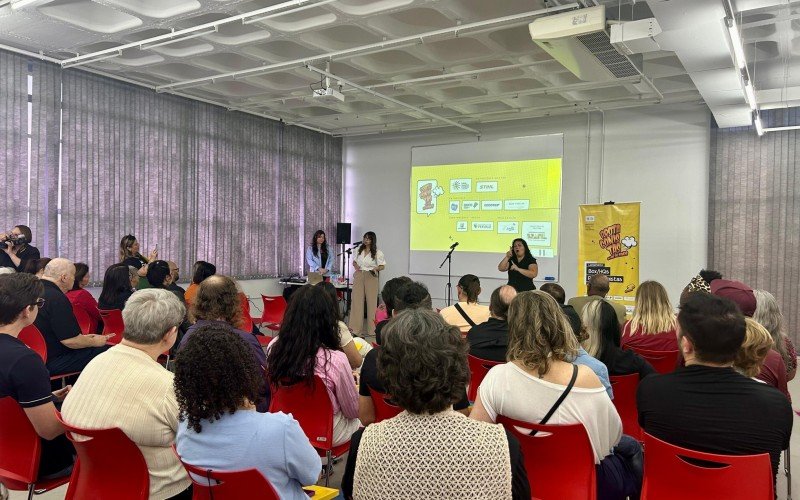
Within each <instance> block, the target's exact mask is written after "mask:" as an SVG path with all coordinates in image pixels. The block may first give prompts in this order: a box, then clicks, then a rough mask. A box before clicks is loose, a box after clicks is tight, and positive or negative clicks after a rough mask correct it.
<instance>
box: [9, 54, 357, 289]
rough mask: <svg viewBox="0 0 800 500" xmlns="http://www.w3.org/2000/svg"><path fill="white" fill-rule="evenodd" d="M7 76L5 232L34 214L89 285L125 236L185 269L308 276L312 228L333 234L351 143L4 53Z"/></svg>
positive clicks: (45, 242) (55, 252)
mask: <svg viewBox="0 0 800 500" xmlns="http://www.w3.org/2000/svg"><path fill="white" fill-rule="evenodd" d="M0 81H2V88H0V141H2V142H3V151H2V152H0V172H2V173H3V174H4V177H5V178H6V180H7V186H8V188H7V190H6V196H5V197H4V199H3V201H2V202H0V204H2V205H0V206H2V207H3V209H4V214H5V215H4V217H3V219H4V220H3V224H5V226H4V228H5V229H8V228H10V227H13V226H14V225H16V224H25V223H27V222H28V221H30V223H29V224H28V225H29V226H31V228H32V230H33V231H34V245H36V246H37V247H39V248H40V250H41V252H42V256H50V257H55V256H63V257H66V258H69V259H71V260H73V261H75V262H79V261H80V262H86V263H87V264H89V267H90V270H91V273H92V276H93V277H92V280H93V281H97V280H100V279H102V275H103V272H104V270H105V268H106V267H107V266H109V265H110V264H112V263H114V262H117V261H118V260H119V257H118V245H119V241H120V239H121V238H122V236H124V235H125V234H128V233H131V234H134V235H135V236H136V237H137V239H138V240H139V241H140V243H141V245H142V253H143V254H145V255H146V254H147V252H149V251H150V250H151V249H152V248H153V247H154V246H155V245H158V251H159V258H162V259H167V260H174V261H176V262H177V263H178V265H179V267H181V268H182V269H183V273H182V274H183V276H184V277H188V276H189V269H190V267H191V265H192V263H193V262H194V261H195V260H207V261H210V262H213V263H215V264H216V265H217V267H218V269H219V272H222V273H226V274H230V275H234V276H237V277H261V276H277V275H282V274H296V273H302V272H303V265H304V258H303V251H304V247H305V245H307V244H308V243H309V242H310V238H311V235H312V234H313V232H314V231H316V230H317V229H322V230H324V231H325V232H326V233H327V234H329V235H331V236H333V235H335V226H336V222H337V220H338V218H339V216H340V214H341V208H340V207H341V196H342V193H341V186H342V141H341V139H335V138H332V137H329V136H325V135H324V134H319V133H316V132H313V131H310V130H306V129H301V128H297V127H289V126H285V125H284V124H282V123H278V122H275V121H271V120H267V119H264V118H260V117H256V116H252V115H247V114H244V113H238V112H229V111H226V110H224V109H222V108H219V107H216V106H212V105H209V104H205V103H201V102H197V101H192V100H189V99H184V98H181V97H176V96H171V95H164V94H157V93H155V92H153V91H152V90H149V89H144V88H140V87H136V86H132V85H128V84H125V83H122V82H118V81H115V80H111V79H108V78H104V77H101V76H97V75H93V74H90V73H86V72H81V71H78V70H61V69H60V68H59V67H58V66H56V65H52V64H49V63H43V62H38V61H32V60H29V59H28V58H25V57H23V56H18V55H15V54H11V53H7V52H0ZM29 81H31V82H32V88H31V95H30V96H29V95H28V82H29ZM29 101H32V106H29V104H28V102H29ZM28 119H30V120H31V124H32V127H31V132H30V134H28V129H27V120H28ZM60 136H61V137H62V140H61V142H59V137H60ZM28 137H30V143H31V147H30V148H29V147H28ZM59 146H60V147H59ZM59 152H60V154H61V156H60V158H59ZM29 160H30V168H29V166H28V162H29ZM29 190H30V192H31V196H30V202H28V195H27V193H28V191H29ZM59 202H60V205H59ZM59 235H60V237H59Z"/></svg>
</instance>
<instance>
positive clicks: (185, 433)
mask: <svg viewBox="0 0 800 500" xmlns="http://www.w3.org/2000/svg"><path fill="white" fill-rule="evenodd" d="M263 386H264V377H263V375H262V371H261V368H260V367H259V366H258V364H257V363H256V362H255V361H254V360H253V356H252V355H251V354H250V349H249V347H248V346H247V344H245V342H244V341H243V340H242V339H241V338H239V337H238V336H237V335H236V334H234V333H233V332H231V331H230V329H229V328H226V327H225V326H224V325H222V324H219V323H216V324H215V323H212V324H207V325H205V326H202V327H200V328H198V329H197V330H196V331H195V333H194V335H193V337H192V341H191V342H189V343H188V344H186V346H185V347H184V348H183V349H182V350H181V352H180V354H179V355H178V357H177V358H176V359H175V396H176V398H177V401H178V409H179V412H180V413H179V417H178V419H179V423H178V432H177V436H176V438H175V442H176V449H177V450H178V455H180V457H181V459H183V461H185V462H187V463H190V464H192V465H195V466H198V467H201V468H203V469H212V470H219V471H232V470H242V469H258V470H259V471H260V472H261V473H262V474H263V475H264V476H265V477H266V478H267V479H268V480H269V482H270V483H272V486H274V487H275V490H276V491H277V492H278V496H279V497H280V498H288V499H298V500H302V499H306V500H307V499H308V496H307V495H306V494H305V493H304V492H303V488H302V487H303V485H307V484H313V483H315V482H316V481H317V479H318V478H319V472H320V468H321V466H322V462H321V461H320V458H319V455H317V452H316V451H315V450H314V448H313V447H312V446H311V444H310V443H309V442H308V438H307V437H306V435H305V433H304V432H303V430H302V429H301V428H300V424H298V423H297V421H296V420H294V419H293V418H292V417H291V416H290V415H286V414H284V413H258V412H256V406H255V403H256V401H257V400H258V399H260V398H261V393H262V392H263Z"/></svg>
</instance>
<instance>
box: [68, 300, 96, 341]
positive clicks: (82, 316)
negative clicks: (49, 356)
mask: <svg viewBox="0 0 800 500" xmlns="http://www.w3.org/2000/svg"><path fill="white" fill-rule="evenodd" d="M72 313H73V314H74V315H75V319H76V320H78V326H79V327H80V329H81V333H82V334H83V335H87V334H89V333H94V332H93V331H92V318H90V317H89V313H87V312H86V311H85V310H84V309H83V308H82V307H78V306H76V305H73V306H72Z"/></svg>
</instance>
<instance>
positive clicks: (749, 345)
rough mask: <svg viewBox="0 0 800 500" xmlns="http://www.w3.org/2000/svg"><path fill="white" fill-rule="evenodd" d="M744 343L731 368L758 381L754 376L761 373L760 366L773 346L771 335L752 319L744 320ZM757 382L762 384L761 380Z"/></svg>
mask: <svg viewBox="0 0 800 500" xmlns="http://www.w3.org/2000/svg"><path fill="white" fill-rule="evenodd" d="M744 322H745V329H744V341H743V342H742V346H741V347H739V350H738V351H737V352H736V357H735V358H734V360H733V367H734V368H735V369H736V371H737V372H739V373H741V374H742V375H744V376H745V377H750V378H751V379H753V380H758V379H757V378H756V375H758V374H759V373H760V372H761V365H763V364H764V359H765V358H766V357H767V353H768V352H769V350H770V349H772V346H773V343H774V342H773V340H772V335H770V334H769V331H768V330H767V329H766V328H764V327H763V326H761V325H760V324H759V323H758V321H756V320H754V319H753V318H745V319H744ZM758 381H759V382H762V383H764V382H763V381H761V380H758Z"/></svg>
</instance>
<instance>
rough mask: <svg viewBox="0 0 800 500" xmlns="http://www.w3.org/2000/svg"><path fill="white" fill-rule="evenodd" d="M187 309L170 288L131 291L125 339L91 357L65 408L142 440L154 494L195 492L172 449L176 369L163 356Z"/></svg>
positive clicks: (83, 424) (80, 423) (73, 419)
mask: <svg viewBox="0 0 800 500" xmlns="http://www.w3.org/2000/svg"><path fill="white" fill-rule="evenodd" d="M125 272H126V273H127V269H125ZM185 312H186V310H185V308H184V306H183V304H181V303H180V301H178V299H177V298H176V297H175V295H174V294H173V293H172V292H169V291H167V290H162V289H157V288H150V289H147V290H140V291H138V292H136V293H134V294H133V295H131V297H130V298H129V299H128V301H127V302H126V303H125V309H124V310H123V311H122V318H123V320H124V321H125V333H124V334H123V336H122V341H121V342H120V343H119V344H118V345H115V346H114V347H112V348H111V349H109V350H108V351H106V352H104V353H102V354H100V355H98V356H97V357H95V358H94V359H93V360H92V361H90V362H89V364H88V365H87V366H86V368H84V370H83V372H82V373H81V375H80V377H78V381H77V382H76V383H75V385H74V387H73V388H72V390H71V391H70V393H69V394H68V396H67V398H66V399H65V400H64V405H63V406H62V408H61V413H62V415H63V417H64V421H65V422H67V423H68V424H70V425H73V426H75V427H80V428H84V429H108V428H111V427H119V428H120V429H121V430H122V432H124V433H125V435H127V436H128V437H129V438H130V439H131V440H132V441H133V442H134V443H136V445H137V446H138V447H139V449H140V450H141V452H142V455H144V459H145V462H147V469H148V470H149V472H150V498H154V499H166V498H186V499H187V500H188V499H190V498H191V489H190V488H189V486H190V481H189V478H188V477H187V475H186V471H185V470H184V468H183V466H182V465H181V463H180V461H179V460H178V458H177V457H176V456H175V453H174V452H173V451H172V443H173V442H174V440H175V432H176V431H177V430H178V402H177V401H176V399H175V390H174V388H173V375H172V373H170V372H169V371H167V370H166V369H165V368H164V367H163V366H161V365H160V364H159V363H158V361H157V359H158V356H159V355H160V354H162V353H163V352H165V351H167V350H169V349H170V348H171V347H172V345H173V344H174V343H175V338H176V335H177V331H178V325H179V324H180V323H181V321H183V316H184V314H185Z"/></svg>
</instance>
